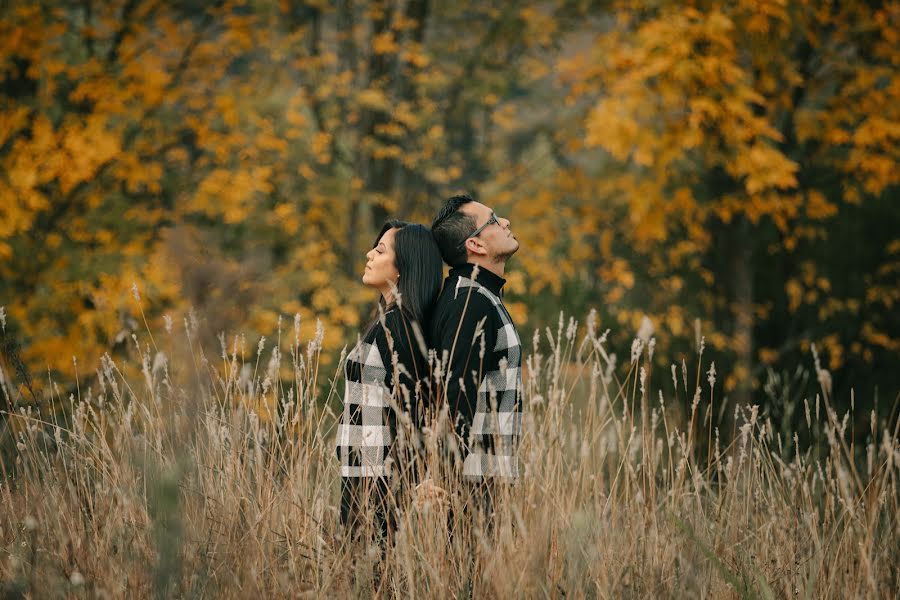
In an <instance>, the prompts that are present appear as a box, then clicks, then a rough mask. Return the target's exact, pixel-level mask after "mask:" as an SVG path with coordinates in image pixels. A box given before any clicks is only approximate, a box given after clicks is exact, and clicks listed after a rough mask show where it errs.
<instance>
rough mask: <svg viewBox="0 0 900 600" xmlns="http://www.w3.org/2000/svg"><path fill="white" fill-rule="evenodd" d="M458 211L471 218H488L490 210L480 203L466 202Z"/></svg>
mask: <svg viewBox="0 0 900 600" xmlns="http://www.w3.org/2000/svg"><path fill="white" fill-rule="evenodd" d="M460 210H461V211H463V212H464V213H466V214H467V215H469V216H471V217H481V216H488V215H490V214H491V209H490V208H488V207H487V206H485V205H484V204H482V203H481V202H467V203H465V204H463V205H462V206H461V207H460Z"/></svg>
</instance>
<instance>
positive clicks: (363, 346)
mask: <svg viewBox="0 0 900 600" xmlns="http://www.w3.org/2000/svg"><path fill="white" fill-rule="evenodd" d="M388 334H390V337H391V339H392V341H393V353H392V351H391V345H390V344H389V343H388ZM393 354H396V362H395V361H394V357H393ZM395 365H396V368H395ZM425 368H426V359H425V358H424V357H423V356H422V353H421V352H420V350H419V345H418V344H417V343H416V339H415V335H414V333H413V329H412V324H411V322H410V321H409V320H408V319H407V318H406V317H405V316H403V315H402V314H401V312H400V310H399V309H397V308H393V309H391V310H389V311H387V312H386V313H385V315H384V322H383V323H382V322H381V321H380V320H379V321H376V323H375V325H374V326H372V327H371V328H370V329H369V331H368V332H366V335H365V337H363V339H361V340H360V341H359V342H358V343H357V344H356V346H355V347H354V348H353V350H351V351H350V353H349V354H348V355H347V359H346V361H345V363H344V377H345V388H344V409H343V412H342V413H341V420H340V423H339V424H338V430H337V438H336V440H335V443H336V446H337V448H336V449H337V456H338V460H340V468H341V476H342V477H385V476H388V475H390V462H391V461H390V460H388V457H389V455H390V454H391V448H392V444H393V442H394V439H395V437H396V433H397V409H398V408H400V409H404V410H407V409H409V408H412V407H414V406H415V405H416V397H417V387H423V388H424V387H427V383H426V382H422V383H420V382H421V381H422V380H424V377H425ZM417 384H419V385H417Z"/></svg>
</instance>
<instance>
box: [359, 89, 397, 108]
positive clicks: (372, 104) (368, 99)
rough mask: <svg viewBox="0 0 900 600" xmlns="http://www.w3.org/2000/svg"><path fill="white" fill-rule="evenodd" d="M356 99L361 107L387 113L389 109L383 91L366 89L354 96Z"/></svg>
mask: <svg viewBox="0 0 900 600" xmlns="http://www.w3.org/2000/svg"><path fill="white" fill-rule="evenodd" d="M356 99H357V101H358V102H359V104H360V105H361V106H365V107H368V108H375V109H379V110H384V111H387V110H388V109H389V102H388V98H387V96H386V95H385V93H384V91H383V90H380V89H377V88H367V89H364V90H361V91H360V92H359V93H358V94H357V95H356Z"/></svg>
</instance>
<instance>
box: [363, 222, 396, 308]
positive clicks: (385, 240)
mask: <svg viewBox="0 0 900 600" xmlns="http://www.w3.org/2000/svg"><path fill="white" fill-rule="evenodd" d="M396 235H397V229H388V230H387V231H385V232H384V235H382V236H381V239H380V240H378V243H377V244H375V247H374V248H372V249H371V250H369V251H368V252H367V253H366V259H367V260H366V268H365V270H364V271H363V277H362V281H363V283H364V284H366V285H367V286H369V287H373V288H375V289H377V290H379V291H380V292H381V294H382V295H383V296H384V298H385V300H386V301H388V302H390V300H391V297H392V294H391V284H393V285H395V286H396V285H398V283H397V279H399V277H400V273H399V272H398V271H397V267H396V266H394V257H395V256H396V255H395V253H394V238H395V237H396Z"/></svg>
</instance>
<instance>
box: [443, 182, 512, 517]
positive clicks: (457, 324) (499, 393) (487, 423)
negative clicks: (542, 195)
mask: <svg viewBox="0 0 900 600" xmlns="http://www.w3.org/2000/svg"><path fill="white" fill-rule="evenodd" d="M431 230H432V234H433V235H434V239H435V241H436V242H437V245H438V248H439V249H440V251H441V256H442V257H443V259H444V261H445V262H446V263H447V264H448V265H450V267H451V270H450V274H449V276H448V277H447V279H446V281H445V282H444V287H443V290H442V292H441V295H440V296H439V297H438V301H437V304H436V306H435V308H434V312H433V315H432V320H431V327H430V336H431V343H432V346H433V347H434V348H435V350H436V351H437V357H438V358H439V359H441V360H442V363H443V365H444V367H443V368H444V372H443V376H442V384H443V385H442V386H441V389H439V390H438V399H439V400H441V399H445V400H446V402H447V404H448V407H449V411H450V418H451V419H452V420H453V421H454V425H455V428H456V433H457V436H458V442H459V443H460V445H461V447H460V451H461V454H460V458H461V459H462V477H463V479H464V480H466V481H469V482H472V483H482V484H484V485H483V486H481V487H482V488H483V490H482V491H483V494H484V502H485V503H486V505H485V506H483V508H484V509H485V510H486V511H487V512H488V513H490V512H491V495H492V488H493V485H492V483H493V482H494V481H513V480H515V479H516V478H517V477H518V475H519V467H518V459H517V456H516V450H517V445H518V440H519V437H520V435H521V429H522V404H521V390H522V383H521V382H522V377H521V364H522V347H521V342H520V340H519V335H518V332H517V331H516V327H515V325H514V324H513V322H512V319H511V318H510V316H509V312H507V310H506V307H504V306H503V301H502V295H503V284H504V283H506V280H505V279H504V278H503V275H504V272H505V269H506V262H507V261H508V260H509V258H510V257H511V256H512V255H513V254H515V252H516V250H518V249H519V242H518V240H517V239H516V237H515V236H514V235H513V233H512V231H511V230H510V222H509V220H508V219H504V218H501V217H497V215H495V214H494V211H493V210H491V209H490V208H489V207H487V206H485V205H484V204H481V203H480V202H476V201H475V200H473V199H472V197H471V196H468V195H459V196H453V197H452V198H450V199H448V200H447V201H446V203H445V204H444V206H443V208H441V210H440V211H439V212H438V214H437V216H436V217H435V219H434V222H433V223H432V225H431Z"/></svg>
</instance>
